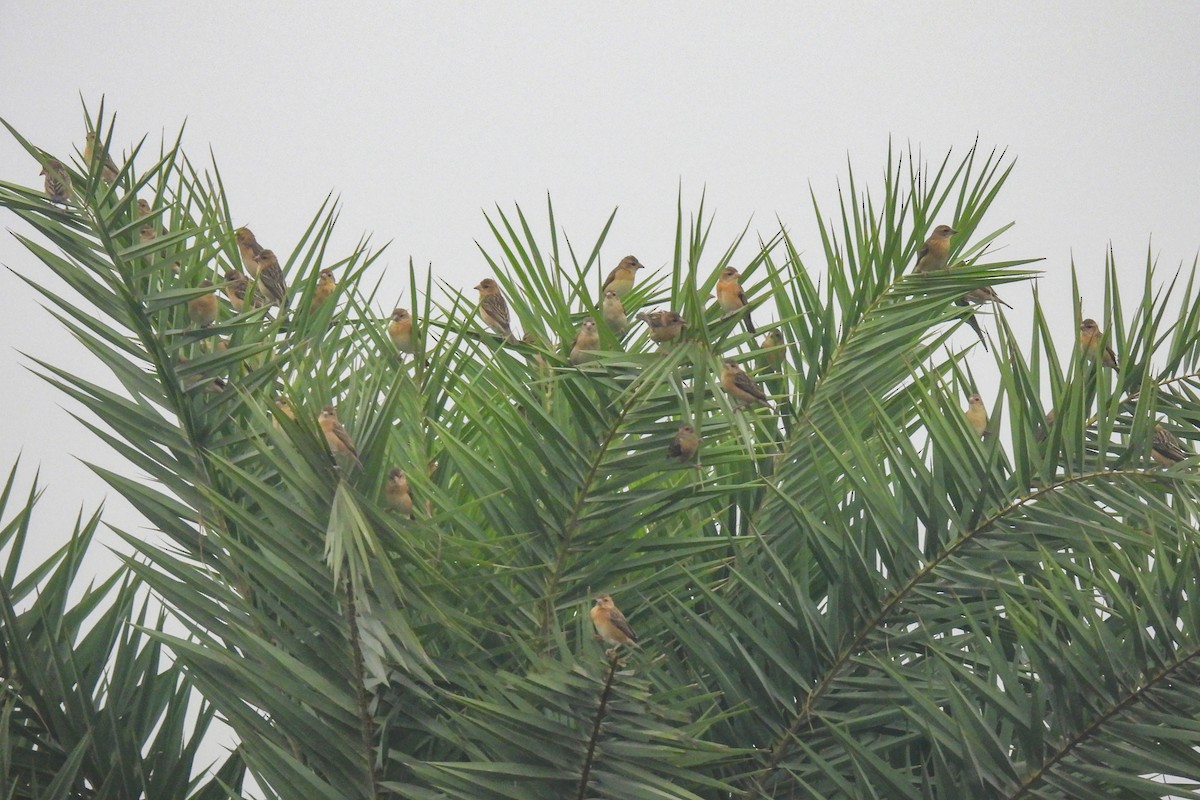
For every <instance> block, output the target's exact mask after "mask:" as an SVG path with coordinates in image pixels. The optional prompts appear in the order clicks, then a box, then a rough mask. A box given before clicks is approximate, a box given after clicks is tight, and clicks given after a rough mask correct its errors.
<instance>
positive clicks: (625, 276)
mask: <svg viewBox="0 0 1200 800" xmlns="http://www.w3.org/2000/svg"><path fill="white" fill-rule="evenodd" d="M644 266H645V265H644V264H642V262H640V261H638V260H637V256H625V257H624V258H622V259H621V263H620V264H617V265H616V266H615V267H613V271H612V272H610V273H608V277H607V278H605V279H604V285H603V286H601V287H600V291H601V292H608V291H612V292H616V293H617V297H624V296H625V295H627V294H629V290H630V289H632V288H633V279H634V277H635V276H636V275H637V271H638V270H639V269H642V268H643V267H644Z"/></svg>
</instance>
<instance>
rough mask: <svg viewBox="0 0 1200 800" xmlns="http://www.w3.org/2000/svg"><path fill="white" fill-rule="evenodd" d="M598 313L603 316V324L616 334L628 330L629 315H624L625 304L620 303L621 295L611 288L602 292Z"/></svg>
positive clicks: (618, 334)
mask: <svg viewBox="0 0 1200 800" xmlns="http://www.w3.org/2000/svg"><path fill="white" fill-rule="evenodd" d="M600 314H601V316H603V317H604V324H605V325H607V326H608V327H609V328H611V329H612V332H613V333H615V334H616V335H617V336H620V335H621V334H623V333H625V331H627V330H629V317H627V316H625V306H623V305H621V297H620V296H619V295H618V294H617V293H616V292H614V291H613V290H612V289H609V290H608V291H607V292H605V293H604V302H603V303H601V304H600Z"/></svg>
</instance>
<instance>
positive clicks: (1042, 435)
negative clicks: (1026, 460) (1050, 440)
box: [1033, 408, 1055, 442]
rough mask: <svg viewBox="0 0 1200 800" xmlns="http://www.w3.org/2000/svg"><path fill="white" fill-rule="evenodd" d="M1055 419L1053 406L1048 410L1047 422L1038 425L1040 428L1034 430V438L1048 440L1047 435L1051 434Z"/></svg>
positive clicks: (1035, 439) (1041, 440)
mask: <svg viewBox="0 0 1200 800" xmlns="http://www.w3.org/2000/svg"><path fill="white" fill-rule="evenodd" d="M1054 419H1055V414H1054V409H1053V408H1052V409H1050V410H1049V411H1047V412H1046V422H1045V423H1044V424H1042V425H1040V426H1038V429H1037V430H1035V431H1034V432H1033V440H1034V441H1035V442H1044V441H1046V437H1047V436H1049V435H1050V428H1051V427H1052V426H1053V425H1054Z"/></svg>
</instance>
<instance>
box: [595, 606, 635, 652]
mask: <svg viewBox="0 0 1200 800" xmlns="http://www.w3.org/2000/svg"><path fill="white" fill-rule="evenodd" d="M591 617H592V625H594V626H595V627H596V638H597V639H602V640H604V641H606V642H608V643H609V644H611V645H613V647H612V648H611V649H610V650H609V651H608V654H609V656H610V657H611V656H612V654H613V653H615V652H616V649H617V648H618V647H620V646H621V645H623V644H628V645H635V646H636V642H637V640H638V637H637V634H636V633H634V632H633V628H631V627H629V622H628V620H626V619H625V615H624V614H622V613H621V610H620V609H619V608H617V606H616V604H615V603H614V602H613V599H612V596H611V595H607V594H602V595H600V596H599V597H597V598H596V605H594V606H592V610H591Z"/></svg>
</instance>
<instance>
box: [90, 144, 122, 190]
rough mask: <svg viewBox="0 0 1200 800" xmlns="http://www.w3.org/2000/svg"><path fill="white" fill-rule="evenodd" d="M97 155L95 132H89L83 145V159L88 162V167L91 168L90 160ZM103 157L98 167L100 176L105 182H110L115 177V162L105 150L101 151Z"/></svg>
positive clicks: (116, 171)
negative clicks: (100, 165) (101, 164)
mask: <svg viewBox="0 0 1200 800" xmlns="http://www.w3.org/2000/svg"><path fill="white" fill-rule="evenodd" d="M99 155H100V153H99V152H98V151H97V148H96V134H95V133H89V134H88V135H87V137H86V140H85V142H84V145H83V160H84V162H86V163H87V164H88V168H89V169H91V164H92V162H93V161H94V160H95V159H96V157H97V156H99ZM103 158H104V164H103V166H102V167H101V168H100V177H101V178H103V179H104V182H105V183H112V182H113V181H115V180H116V179H117V173H118V170H117V164H116V162H115V161H113V160H112V156H110V155H109V154H108V153H107V152H105V153H103Z"/></svg>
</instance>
